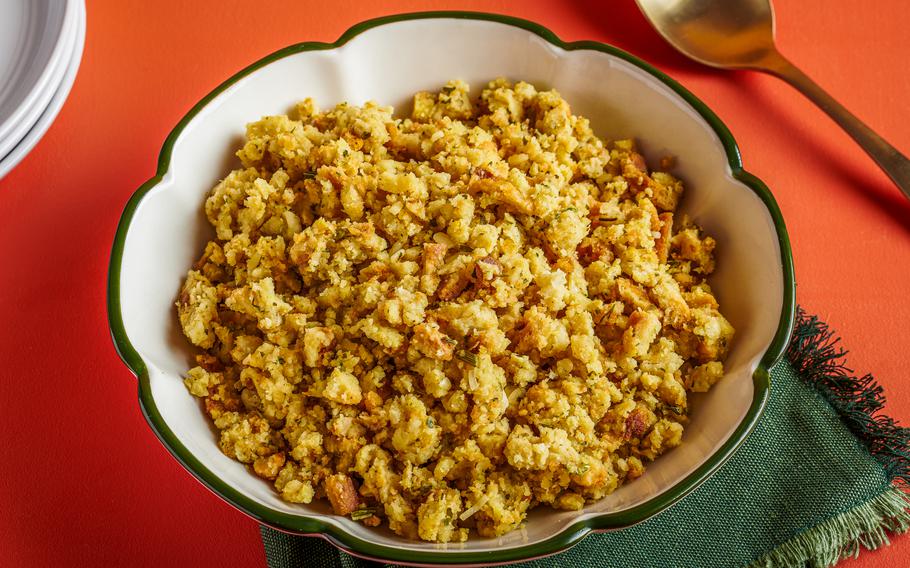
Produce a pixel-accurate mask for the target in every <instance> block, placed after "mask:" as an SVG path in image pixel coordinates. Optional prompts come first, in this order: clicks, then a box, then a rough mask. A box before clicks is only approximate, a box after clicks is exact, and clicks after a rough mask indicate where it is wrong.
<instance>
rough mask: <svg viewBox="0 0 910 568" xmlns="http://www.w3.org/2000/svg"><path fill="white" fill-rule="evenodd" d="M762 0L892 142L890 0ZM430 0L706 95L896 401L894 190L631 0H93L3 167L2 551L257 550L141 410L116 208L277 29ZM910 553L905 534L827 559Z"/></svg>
mask: <svg viewBox="0 0 910 568" xmlns="http://www.w3.org/2000/svg"><path fill="white" fill-rule="evenodd" d="M775 4H776V11H777V19H778V26H777V29H778V37H779V41H780V46H781V48H782V50H783V51H784V52H785V53H786V54H787V55H788V56H790V57H791V58H792V59H793V60H794V61H795V62H797V63H798V64H800V65H802V66H803V67H804V68H805V69H806V70H807V71H808V72H809V74H810V75H812V76H813V77H815V78H816V79H817V80H818V81H819V82H820V83H821V84H822V85H823V86H825V87H826V88H827V89H828V90H829V91H830V92H831V93H832V94H833V95H835V96H836V97H837V98H839V99H840V100H841V102H842V103H844V104H845V105H846V106H847V107H848V108H850V109H852V110H854V111H855V112H856V113H857V114H858V115H859V116H860V117H862V118H863V119H865V120H866V121H867V122H868V123H869V124H870V125H871V126H872V127H873V128H875V129H877V130H878V131H879V132H880V133H881V134H882V135H883V136H885V137H886V138H887V139H889V140H890V141H891V142H892V143H893V144H894V145H895V146H897V147H898V148H901V149H903V150H904V152H910V120H908V116H907V111H908V106H907V101H908V100H910V73H907V61H908V55H910V35H908V33H907V31H906V23H905V21H906V10H905V6H904V5H905V2H902V1H900V0H878V1H876V2H873V3H867V4H861V3H856V2H848V1H847V0H786V1H785V0H778V1H776V2H775ZM873 6H874V7H873ZM428 9H468V10H478V11H487V12H501V13H505V14H511V15H516V16H520V17H524V18H527V19H531V20H535V21H537V22H539V23H541V24H543V25H545V26H547V27H549V28H550V29H552V30H553V31H554V32H556V34H558V35H559V36H560V37H562V38H563V39H566V40H580V39H591V40H600V41H605V42H609V43H612V44H614V45H617V46H619V47H621V48H624V49H626V50H628V51H630V52H632V53H634V54H636V55H638V56H641V57H643V58H645V59H646V60H648V61H650V62H652V63H654V64H655V65H656V66H657V67H659V68H661V69H663V70H664V71H666V72H667V73H669V74H670V75H671V76H673V77H675V78H676V79H678V80H679V81H680V82H682V84H683V85H685V86H686V87H688V88H689V89H691V90H692V91H693V92H694V93H695V94H696V95H697V96H699V97H700V98H702V100H704V101H705V102H706V103H707V104H708V105H709V106H710V107H711V108H712V109H714V110H715V111H716V112H717V114H718V115H719V116H720V117H721V119H722V120H724V121H725V122H726V124H727V125H728V126H729V127H730V130H732V132H733V133H734V135H735V136H736V138H737V140H738V141H739V144H740V148H741V150H742V155H743V161H744V162H745V165H746V168H747V169H749V170H750V171H752V172H754V173H755V174H756V175H758V176H759V177H761V178H762V179H763V180H764V181H765V182H766V183H767V184H768V186H770V188H771V189H772V191H773V192H774V194H775V196H776V197H777V200H778V202H779V203H780V206H781V209H782V210H783V212H784V216H785V218H786V221H787V226H788V229H789V232H790V236H791V239H792V241H793V249H794V255H795V261H796V275H797V282H798V284H799V286H798V292H797V294H798V300H799V302H800V303H801V304H802V305H804V306H805V307H806V308H808V309H809V310H810V311H812V312H815V313H817V314H819V315H821V316H822V317H823V318H824V319H825V320H827V321H828V322H829V323H830V324H831V325H832V326H833V327H834V328H835V329H837V330H838V331H839V332H840V334H841V335H842V336H843V341H844V344H845V345H847V346H849V347H850V348H851V354H850V362H851V363H852V366H853V367H854V368H855V369H857V370H858V371H862V372H871V373H873V374H874V375H875V376H876V377H877V378H878V380H879V381H880V382H881V383H882V384H883V385H884V386H885V387H886V392H887V395H888V398H889V407H888V411H889V413H890V414H891V415H892V416H894V417H896V418H898V419H899V420H901V421H902V422H903V423H904V424H908V423H910V382H908V381H906V380H905V379H906V375H905V371H904V370H905V369H906V363H905V362H904V361H905V359H906V355H907V353H906V352H907V348H908V340H910V331H908V325H907V323H908V321H910V303H908V301H907V295H908V291H910V286H908V277H910V203H908V202H907V201H905V200H904V199H903V198H902V197H901V196H900V194H899V193H898V191H897V190H896V189H895V188H894V187H892V185H891V184H890V182H889V181H888V179H887V178H886V177H885V175H884V174H882V173H881V172H880V171H879V170H878V169H877V168H876V167H875V166H874V164H873V163H872V162H871V161H870V160H869V159H868V158H867V157H866V156H865V155H864V154H863V153H862V152H861V151H860V150H859V149H858V147H857V146H855V145H854V143H853V142H852V141H851V140H850V139H849V138H848V137H847V136H846V135H845V134H844V133H842V132H841V131H840V130H839V129H838V128H837V127H835V126H834V124H833V123H832V122H830V121H829V120H828V119H827V118H826V117H825V116H824V115H823V114H822V113H821V111H819V110H817V109H816V108H815V107H813V106H812V105H811V104H810V103H808V102H807V101H806V100H804V99H803V98H802V97H801V96H800V95H799V94H798V93H796V92H795V91H793V90H792V89H791V88H790V87H788V86H787V85H785V84H783V83H781V82H779V81H778V80H776V79H773V78H770V77H765V76H760V75H757V74H754V73H748V72H740V73H730V72H720V71H715V70H711V69H708V68H705V67H701V66H698V65H696V64H694V63H690V62H689V61H687V60H686V59H684V58H683V57H682V56H680V55H677V54H676V53H675V52H673V51H672V50H671V49H670V48H669V47H668V46H667V45H666V44H664V43H663V42H662V41H661V40H660V39H659V38H658V37H657V36H656V34H655V33H654V32H652V31H651V29H650V28H649V27H648V26H647V24H646V23H645V21H644V20H643V18H642V17H641V15H640V14H639V13H638V11H637V9H636V8H635V5H634V3H633V1H632V0H600V1H594V0H581V1H574V2H559V3H557V2H544V1H533V0H524V1H521V2H504V1H485V2H484V1H469V2H468V1H466V2H441V1H440V2H418V1H402V0H398V1H394V2H385V3H379V2H369V3H368V2H362V3H354V2H328V1H319V2H293V1H276V0H270V1H268V2H265V1H261V0H260V1H255V2H254V1H249V2H239V1H235V2H225V1H224V0H217V1H216V0H209V1H196V2H184V1H179V0H158V1H155V2H147V1H138V0H130V1H126V0H89V1H88V37H87V41H86V46H85V55H84V58H83V61H82V68H81V70H80V73H79V76H78V78H77V80H76V83H75V86H74V88H73V91H72V93H71V95H70V97H69V100H68V102H67V104H66V106H65V107H64V108H63V111H62V113H61V114H60V116H59V117H58V119H57V121H56V123H55V124H54V125H53V127H52V128H51V130H50V131H49V132H48V134H47V135H46V136H45V138H44V140H43V141H42V142H41V144H40V145H39V146H38V147H37V148H36V149H35V150H34V151H33V152H32V154H31V155H30V156H29V157H28V158H27V159H26V160H25V161H24V162H23V163H22V164H21V165H20V166H19V167H18V168H17V169H16V170H14V171H13V172H12V173H11V174H10V175H9V176H7V177H6V178H5V179H3V180H0V314H2V318H3V319H2V322H3V324H2V326H0V565H4V566H48V565H59V566H73V565H76V566H94V565H102V564H108V565H130V566H160V565H191V564H192V565H195V566H262V565H263V564H264V554H263V551H262V546H261V544H260V541H259V533H258V528H257V526H256V524H255V523H254V522H253V521H251V520H249V519H248V518H246V517H244V516H243V515H241V514H240V513H238V512H236V511H234V510H233V509H232V508H230V507H229V506H228V505H226V504H224V503H222V502H221V501H220V500H219V499H218V498H216V497H215V496H213V495H212V494H210V493H209V492H207V491H205V490H204V489H203V488H202V487H201V486H200V485H199V484H198V483H196V481H194V480H193V479H192V478H191V477H190V475H189V474H187V473H186V472H185V471H184V470H183V469H182V468H181V467H180V466H179V465H178V464H177V462H176V461H174V460H173V459H172V458H171V457H170V456H169V455H168V454H167V452H166V451H165V450H164V448H163V447H162V446H161V445H160V444H159V443H158V442H157V440H156V439H155V437H154V435H153V434H152V432H151V430H150V429H149V428H148V427H147V426H146V424H145V421H144V419H143V417H142V415H141V413H140V411H139V406H138V404H137V401H136V384H135V379H134V378H133V377H132V375H131V374H130V372H129V371H128V370H127V369H126V367H125V366H124V365H122V364H121V363H120V361H119V359H118V358H117V355H116V353H115V352H114V349H113V346H112V344H111V341H110V338H109V333H108V325H107V316H106V312H105V279H106V274H107V265H108V255H109V251H110V246H111V242H112V239H113V235H114V229H115V227H116V224H117V220H118V218H119V216H120V212H121V210H122V207H123V205H124V204H125V202H126V200H127V199H128V198H129V196H130V194H131V193H132V192H133V191H134V190H135V189H136V188H137V187H138V186H139V185H140V184H141V183H142V182H143V181H145V180H146V179H147V178H149V177H150V176H151V175H152V174H153V172H154V169H155V164H156V159H157V155H158V151H159V148H160V146H161V143H162V142H163V140H164V138H165V136H166V135H167V133H168V132H169V131H170V129H171V128H172V127H173V126H174V125H175V124H176V122H177V121H178V120H179V119H180V118H181V117H182V116H183V115H184V113H185V112H186V111H187V110H188V109H189V108H190V107H191V106H192V105H193V104H194V103H195V102H196V101H197V100H199V99H200V98H201V97H202V96H203V95H205V94H206V93H207V92H208V91H209V90H211V89H212V88H214V87H215V86H216V85H217V84H218V83H220V82H221V81H222V80H223V79H225V78H227V77H228V76H230V75H231V74H233V73H234V72H235V71H237V70H239V69H240V68H242V67H244V66H246V65H247V64H249V63H251V62H253V61H254V60H256V59H258V58H260V57H261V56H263V55H265V54H267V53H270V52H272V51H274V50H276V49H278V48H281V47H284V46H285V45H288V44H291V43H296V42H299V41H303V40H323V41H334V40H335V39H336V38H337V37H338V36H339V35H340V34H341V33H342V32H343V31H344V30H345V29H346V28H348V27H349V26H351V25H352V24H354V23H357V22H359V21H361V20H364V19H367V18H372V17H375V16H380V15H385V14H391V13H395V12H405V11H417V10H428ZM305 95H306V93H301V97H303V96H305ZM604 96H605V97H608V96H609V93H604ZM908 563H910V536H907V537H901V538H897V539H895V542H894V544H893V545H892V546H891V547H890V548H887V549H884V550H882V551H878V552H864V553H863V555H862V556H861V558H860V559H859V560H857V561H849V562H845V563H844V564H843V565H844V566H853V567H857V566H867V567H872V566H906V565H907V564H908Z"/></svg>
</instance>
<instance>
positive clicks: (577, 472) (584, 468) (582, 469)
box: [573, 462, 591, 475]
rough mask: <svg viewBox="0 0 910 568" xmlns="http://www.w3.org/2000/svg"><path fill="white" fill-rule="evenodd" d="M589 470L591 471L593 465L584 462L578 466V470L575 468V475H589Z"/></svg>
mask: <svg viewBox="0 0 910 568" xmlns="http://www.w3.org/2000/svg"><path fill="white" fill-rule="evenodd" d="M589 469H591V464H589V463H588V462H582V463H580V464H579V465H578V467H577V468H575V471H574V472H573V475H584V474H586V473H588V470H589Z"/></svg>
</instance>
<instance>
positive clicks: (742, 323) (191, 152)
mask: <svg viewBox="0 0 910 568" xmlns="http://www.w3.org/2000/svg"><path fill="white" fill-rule="evenodd" d="M499 76H505V77H508V78H510V79H514V80H518V79H521V80H525V81H528V82H531V83H534V84H535V85H536V86H538V88H548V87H555V88H556V89H558V90H559V91H560V92H561V93H562V95H563V96H564V97H565V98H566V99H567V100H568V101H569V103H570V104H571V105H572V109H573V112H575V113H576V114H581V115H584V116H586V117H588V118H589V119H590V120H591V122H592V125H593V127H594V128H595V132H597V133H598V135H600V136H601V137H602V138H607V139H616V138H624V137H635V138H637V139H638V140H639V141H640V144H641V146H642V148H643V150H644V153H645V154H646V156H647V157H648V159H649V163H656V160H658V159H659V158H660V157H662V156H666V155H673V156H676V157H677V163H678V166H677V169H676V171H677V173H678V174H679V175H680V176H681V177H682V178H683V179H684V180H685V182H686V186H687V193H686V195H685V198H684V201H683V205H682V209H683V210H684V211H685V212H687V213H688V214H689V215H690V216H692V217H693V218H694V219H695V220H696V221H697V222H698V223H700V224H701V225H702V226H704V228H705V229H706V230H707V231H708V232H709V233H710V234H711V235H713V236H714V237H715V238H716V239H717V242H718V247H717V254H718V258H717V266H718V269H717V272H716V274H715V275H714V277H713V279H712V280H711V283H712V286H713V287H714V288H715V291H716V292H717V295H718V297H719V299H720V302H721V308H722V310H723V312H724V313H725V314H726V315H727V317H728V318H729V319H730V321H731V322H732V323H733V325H734V326H735V328H736V330H737V335H736V337H735V341H734V344H733V347H732V351H731V353H730V356H729V359H728V361H727V375H726V376H725V377H724V379H723V380H722V381H721V382H720V383H718V384H717V385H716V386H715V387H714V388H713V389H712V391H711V392H710V393H708V394H706V395H699V396H697V397H695V398H694V399H693V400H692V403H691V407H692V409H693V412H692V420H691V424H690V425H689V427H688V428H687V430H686V433H685V437H684V443H683V445H682V446H681V447H679V448H677V449H675V450H673V451H672V452H669V453H668V454H666V455H665V456H663V457H661V458H660V459H659V460H657V461H656V462H655V463H653V464H651V465H650V466H649V467H648V468H647V470H646V473H645V475H644V476H643V477H641V478H640V479H638V480H636V481H634V482H631V483H629V484H627V485H625V486H623V487H622V488H620V489H619V490H617V491H616V492H615V493H613V494H612V495H610V496H609V497H607V498H605V499H603V500H602V501H600V502H598V503H595V504H592V505H589V506H588V507H586V508H585V509H584V510H582V511H578V512H562V511H554V510H551V509H548V508H538V509H537V510H535V511H534V512H533V513H532V514H531V515H530V517H529V519H528V522H527V524H526V526H525V527H524V528H523V529H522V530H520V531H515V532H514V533H511V534H508V535H506V536H504V537H502V538H500V539H481V538H472V540H470V541H469V542H468V543H465V544H464V545H457V546H449V547H448V550H472V551H485V550H493V549H502V548H504V547H505V548H508V547H516V546H524V545H526V544H530V543H534V542H538V541H540V540H543V539H545V538H547V537H550V536H553V535H554V534H556V533H558V532H559V531H560V530H561V529H562V528H564V527H566V526H567V525H569V524H570V523H573V522H574V521H577V520H579V519H584V518H588V517H590V516H594V515H599V514H603V513H609V512H616V511H620V510H623V509H628V508H630V507H634V506H635V505H638V504H641V503H644V502H646V501H648V500H650V499H653V498H655V497H656V496H658V495H659V494H661V493H663V492H665V491H666V490H668V489H669V488H670V487H672V486H673V485H675V484H676V483H677V482H678V481H680V480H681V479H683V478H684V477H685V476H686V475H687V474H688V473H691V472H692V471H694V470H695V469H696V468H698V467H699V466H700V465H701V464H702V463H704V462H705V461H706V460H707V459H709V458H710V457H711V456H712V455H713V454H714V453H715V452H716V450H717V449H718V448H719V447H720V445H721V444H723V442H724V441H726V440H727V438H728V437H729V436H730V435H731V433H732V432H733V431H734V430H735V429H736V427H737V426H738V425H739V424H740V422H741V421H742V420H743V418H744V416H745V415H746V413H747V410H748V409H749V407H750V404H751V403H752V400H753V394H754V391H753V389H754V386H753V379H752V373H753V371H754V370H755V368H756V366H757V364H758V361H759V360H760V359H761V357H762V355H763V354H764V352H765V350H766V349H767V347H768V345H769V344H770V342H771V340H772V338H773V337H774V335H775V332H776V330H777V327H778V321H779V318H780V314H781V309H782V305H783V277H782V269H781V260H780V258H781V256H780V249H779V245H778V241H777V237H776V233H775V227H774V224H773V221H772V219H771V217H770V215H769V213H768V211H767V208H766V207H765V205H764V204H763V203H762V201H761V200H760V199H759V198H758V197H757V195H756V194H755V193H754V192H753V191H752V190H751V189H749V188H748V187H747V186H745V185H743V184H742V183H741V182H739V181H738V180H736V179H735V178H733V177H732V175H731V172H730V166H729V164H728V162H727V158H726V155H725V152H724V149H723V146H722V143H721V141H720V139H719V137H718V136H717V134H716V133H715V132H714V130H712V129H711V127H710V126H709V125H708V124H707V123H706V122H705V121H704V119H702V117H701V116H700V115H699V114H698V113H697V112H696V111H695V110H694V109H693V108H692V107H691V106H690V105H689V104H688V103H687V102H686V101H685V100H684V99H682V98H681V97H680V96H679V95H678V94H676V93H675V92H674V91H673V90H672V89H670V88H669V87H668V86H666V85H665V84H664V83H662V82H661V81H660V80H658V79H657V78H655V77H653V76H652V75H650V74H648V73H647V72H645V71H644V70H642V69H640V68H639V67H637V66H635V65H633V64H631V63H628V62H626V61H624V60H622V59H620V58H618V57H615V56H612V55H609V54H606V53H602V52H598V51H592V50H572V51H566V50H563V49H561V48H559V47H556V46H554V45H553V44H551V43H549V42H548V41H546V40H545V39H543V38H542V37H539V36H538V35H536V34H534V33H532V32H529V31H527V30H524V29H520V28H517V27H513V26H509V25H505V24H501V23H496V22H491V21H477V20H462V19H454V18H440V19H423V20H412V21H400V22H395V23H392V24H388V25H383V26H379V27H376V28H372V29H369V30H368V31H366V32H364V33H362V34H361V35H358V36H356V37H354V38H353V39H351V40H350V41H349V42H348V43H346V44H345V45H343V46H342V47H341V48H338V49H332V50H323V51H305V52H299V53H294V54H291V55H288V56H285V57H283V58H281V59H278V60H276V61H274V62H272V63H270V64H268V65H266V66H264V67H261V68H259V69H258V70H255V71H253V72H252V73H250V74H249V75H247V76H245V77H244V78H242V79H240V80H239V81H237V82H236V83H235V84H233V85H232V86H231V87H229V88H228V89H227V90H225V91H223V92H222V93H220V94H219V95H218V96H217V97H216V98H214V99H213V100H212V101H211V102H210V103H209V104H208V105H207V106H205V107H204V108H203V109H202V110H201V111H200V112H199V113H198V114H197V115H196V116H195V118H193V119H192V120H191V121H190V122H189V124H188V125H187V126H186V128H185V129H184V130H183V132H182V133H181V135H180V136H179V138H178V139H177V141H176V143H175V145H174V147H173V155H172V159H171V163H170V169H169V171H168V173H167V174H166V175H165V176H164V178H163V180H162V181H161V182H160V183H159V184H158V185H157V186H156V187H155V188H153V189H152V190H151V191H150V192H149V193H148V194H147V195H146V197H145V198H144V199H143V200H142V202H141V203H140V204H139V206H138V208H137V209H136V212H135V215H134V218H133V220H132V224H131V226H130V229H129V232H128V234H127V237H126V240H125V243H124V252H123V261H122V269H121V281H120V289H121V306H122V313H123V319H124V324H125V328H126V332H127V335H128V336H129V339H130V341H131V342H132V344H133V346H134V347H135V349H136V350H137V352H138V353H139V355H140V356H141V357H142V358H143V360H144V361H145V362H146V365H147V367H148V369H149V374H150V388H151V395H152V397H153V400H154V403H155V405H156V406H157V408H158V410H159V411H160V413H161V416H162V419H163V420H164V422H165V423H166V425H167V427H169V428H170V429H171V430H172V431H173V432H174V434H175V435H176V436H177V438H178V439H179V440H180V441H181V443H182V444H183V445H184V446H185V447H186V448H187V449H188V450H189V451H190V452H191V453H192V454H193V455H194V456H195V457H196V458H197V459H198V460H199V461H201V462H202V463H203V464H204V466H205V467H206V468H208V469H209V470H210V471H211V472H213V473H214V474H215V475H217V476H218V477H219V478H221V479H222V480H223V481H224V482H226V483H227V484H228V485H230V486H232V487H233V488H235V489H237V490H238V491H240V492H242V493H243V494H245V495H246V496H248V497H249V498H251V499H253V500H255V501H256V502H258V503H260V504H262V505H263V506H264V507H267V508H270V509H273V510H276V511H282V512H285V513H290V514H294V515H307V516H310V517H319V518H321V520H323V522H325V523H327V524H332V525H336V526H338V527H340V528H343V530H344V531H345V532H348V533H351V534H353V535H355V536H357V537H359V538H362V539H364V540H369V541H373V542H379V543H382V544H387V545H392V546H395V547H397V548H399V549H413V550H436V549H439V545H434V544H430V543H421V542H412V541H407V540H404V539H401V538H400V537H397V536H395V535H394V534H392V533H391V532H388V531H383V530H376V529H370V528H367V527H364V526H363V525H360V524H358V523H354V522H352V521H350V520H348V519H344V518H339V517H335V516H332V515H330V514H329V513H330V511H329V508H328V507H327V506H326V505H325V504H321V503H320V504H314V505H312V506H303V505H292V504H289V503H285V502H283V501H281V500H280V499H278V498H277V496H276V495H275V493H274V492H273V490H272V489H271V487H270V486H269V485H268V484H266V483H264V482H262V481H260V480H259V479H257V478H256V477H255V476H253V475H252V474H250V473H248V472H247V470H246V469H245V468H244V466H242V465H241V464H239V463H237V462H236V461H233V460H231V459H229V458H227V457H225V456H224V455H223V454H221V452H220V451H219V450H218V448H217V445H216V443H215V441H216V439H215V436H214V433H213V431H212V429H211V428H210V426H209V424H208V422H207V419H206V418H205V416H204V415H203V413H202V412H201V411H200V408H199V405H198V403H197V401H196V399H194V398H193V397H192V396H190V394H189V393H188V392H187V391H186V390H185V388H184V386H183V384H182V381H181V376H182V374H183V373H184V372H185V371H186V370H187V368H188V364H189V362H190V356H191V353H192V350H191V349H190V346H189V345H188V343H187V342H186V341H185V340H184V339H183V337H182V335H181V333H180V330H179V324H178V323H177V318H176V315H175V310H174V307H173V306H174V301H175V298H176V295H177V291H178V288H179V286H180V285H181V282H182V279H183V278H184V277H185V274H186V270H187V269H188V267H189V266H190V265H191V264H192V263H193V262H194V261H195V260H196V258H197V255H198V254H199V253H200V251H201V250H202V246H203V244H204V242H205V241H206V240H207V239H208V238H210V236H211V234H212V231H211V228H210V227H209V225H208V224H207V222H206V221H205V218H204V216H203V214H202V203H203V200H204V197H205V195H206V193H207V192H208V191H209V190H210V189H211V188H212V187H213V186H214V185H215V183H216V182H217V180H219V179H221V178H222V177H224V176H225V175H226V174H227V173H228V171H229V170H230V169H231V168H232V167H236V160H235V159H234V158H233V155H232V151H233V149H235V148H236V147H237V146H238V142H239V141H240V140H241V139H242V136H243V133H244V125H245V124H246V123H247V122H250V121H253V120H256V119H258V118H259V117H260V116H262V115H266V114H276V113H285V112H288V110H289V109H290V108H291V107H292V105H293V104H294V103H295V102H297V101H298V100H299V99H302V98H304V97H307V96H309V97H313V98H314V100H315V101H316V102H317V105H318V106H320V107H322V108H325V107H328V106H330V105H333V104H335V103H337V102H341V101H348V102H351V103H355V104H357V103H363V102H364V101H366V100H370V99H372V100H376V101H378V102H380V103H382V104H393V105H395V106H396V108H397V109H398V112H399V113H400V112H407V110H408V105H409V100H410V97H411V95H413V93H415V92H416V91H419V90H422V89H436V88H438V87H439V86H441V85H442V83H444V82H445V81H446V80H449V79H453V78H460V79H463V80H465V81H467V82H468V83H469V84H470V85H471V86H472V90H479V88H480V87H482V86H483V84H484V83H485V82H486V81H489V80H490V79H493V78H495V77H499Z"/></svg>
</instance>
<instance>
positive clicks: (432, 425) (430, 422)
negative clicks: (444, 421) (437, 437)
mask: <svg viewBox="0 0 910 568" xmlns="http://www.w3.org/2000/svg"><path fill="white" fill-rule="evenodd" d="M435 427H436V421H435V420H433V417H432V416H427V428H435Z"/></svg>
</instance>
